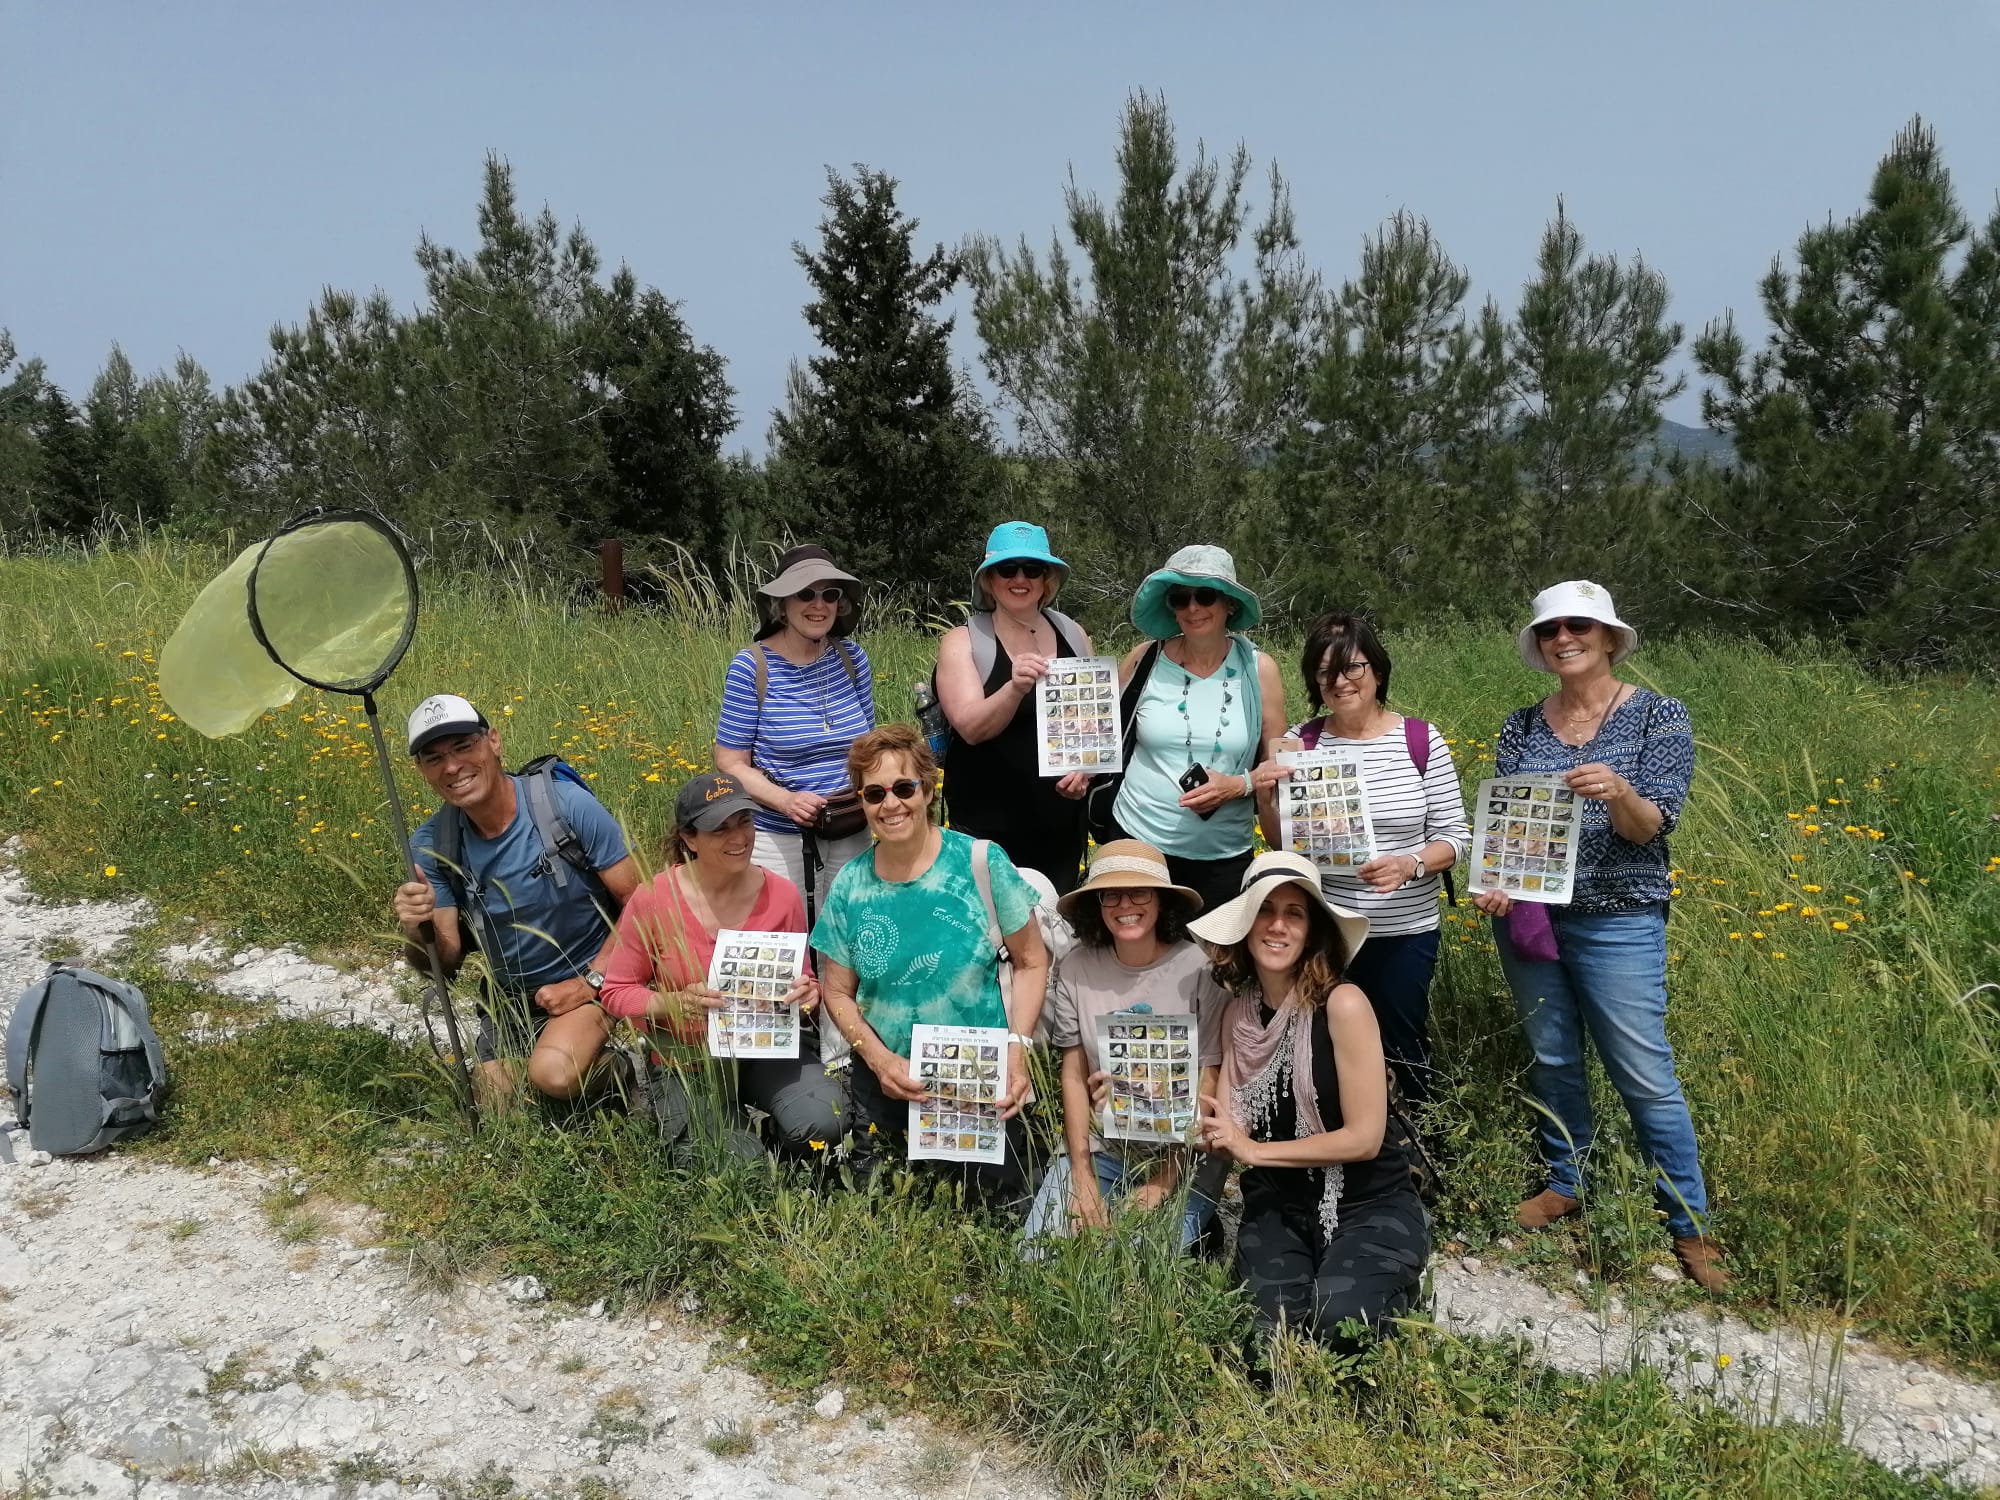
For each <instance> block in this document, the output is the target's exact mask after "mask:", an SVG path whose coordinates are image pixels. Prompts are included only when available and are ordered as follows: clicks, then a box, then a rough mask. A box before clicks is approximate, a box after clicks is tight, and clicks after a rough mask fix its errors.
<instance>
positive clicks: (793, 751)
mask: <svg viewBox="0 0 2000 1500" xmlns="http://www.w3.org/2000/svg"><path fill="white" fill-rule="evenodd" d="M762 649H763V648H762V647H760V646H752V647H750V648H749V649H748V650H747V651H739V652H737V653H736V655H735V657H734V658H733V659H732V660H731V661H730V663H729V672H728V675H727V676H725V677H724V678H723V680H722V717H721V721H720V722H719V723H718V724H717V725H716V727H715V742H716V744H718V745H720V746H722V747H723V748H724V749H726V750H743V751H747V752H748V753H749V756H750V761H751V764H752V765H754V766H756V767H757V769H758V770H760V771H762V772H763V773H764V774H765V775H766V776H768V777H770V778H771V779H772V780H773V781H775V782H777V783H778V784H779V785H780V786H783V787H786V788H788V789H790V790H791V791H794V792H818V793H820V794H821V795H822V796H829V797H830V796H832V795H833V794H834V793H835V792H844V791H846V790H847V747H848V746H849V745H851V744H853V743H854V741H855V740H856V739H858V738H860V737H861V736H862V735H864V734H866V733H867V732H868V731H869V730H871V729H873V728H874V727H875V674H874V672H873V671H871V670H870V668H869V666H868V653H867V652H865V651H863V650H862V649H861V648H860V647H859V646H857V645H855V644H854V642H852V641H845V640H835V641H834V642H833V650H831V651H828V652H827V653H825V654H824V655H823V656H821V657H820V658H819V659H818V660H817V661H812V662H808V663H807V664H806V665H805V666H803V667H798V666H794V665H792V663H790V662H788V661H786V660H785V659H784V657H782V656H780V655H779V654H778V653H777V652H775V651H766V652H765V653H764V659H765V674H766V675H765V684H766V685H765V690H764V709H763V712H762V714H759V713H758V711H757V653H758V652H759V651H760V650H762ZM838 653H845V654H846V656H847V660H848V662H849V663H851V664H852V665H853V667H854V675H853V676H851V677H850V676H849V675H848V671H847V667H846V666H845V665H843V664H842V662H841V659H840V655H839V654H838ZM752 816H753V818H754V819H755V820H756V824H757V826H758V827H759V828H761V829H763V830H764V831H765V832H766V833H793V834H795V833H797V832H798V831H799V825H798V824H796V823H794V822H793V821H792V820H791V819H790V818H788V817H786V816H785V815H784V814H782V813H775V812H772V811H771V810H770V809H769V808H767V807H759V808H758V809H757V810H756V811H755V813H753V814H752Z"/></svg>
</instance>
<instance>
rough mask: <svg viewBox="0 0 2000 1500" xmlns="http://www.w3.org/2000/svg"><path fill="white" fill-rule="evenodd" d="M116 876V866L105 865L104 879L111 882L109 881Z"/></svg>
mask: <svg viewBox="0 0 2000 1500" xmlns="http://www.w3.org/2000/svg"><path fill="white" fill-rule="evenodd" d="M117 874H118V866H116V865H106V866H105V867H104V878H105V879H106V880H111V879H113V878H115V877H116V876H117Z"/></svg>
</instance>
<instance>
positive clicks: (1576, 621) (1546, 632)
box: [1534, 615, 1598, 641]
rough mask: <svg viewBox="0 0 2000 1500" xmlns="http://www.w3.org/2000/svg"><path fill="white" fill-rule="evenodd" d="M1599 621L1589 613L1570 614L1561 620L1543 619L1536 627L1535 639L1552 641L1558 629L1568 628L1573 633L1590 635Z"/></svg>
mask: <svg viewBox="0 0 2000 1500" xmlns="http://www.w3.org/2000/svg"><path fill="white" fill-rule="evenodd" d="M1597 625H1598V622H1597V621H1596V620H1593V619H1591V618H1590V617H1589V616H1588V615H1570V616H1568V617H1567V618H1566V619H1561V620H1543V621H1542V622H1541V623H1540V624H1538V625H1536V626H1535V627H1534V630H1535V639H1536V640H1538V641H1552V640H1554V639H1555V638H1556V632H1557V631H1558V630H1567V631H1568V632H1569V633H1570V634H1571V635H1589V634H1590V632H1591V631H1593V630H1595V629H1596V628H1597Z"/></svg>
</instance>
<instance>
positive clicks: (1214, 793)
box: [1112, 546, 1285, 909]
mask: <svg viewBox="0 0 2000 1500" xmlns="http://www.w3.org/2000/svg"><path fill="white" fill-rule="evenodd" d="M1263 617H1264V611H1263V609H1262V608H1261V607H1260V606H1259V604H1258V603H1257V596H1256V595H1255V594H1253V593H1251V592H1250V590H1249V589H1247V588H1245V587H1244V586H1243V585H1242V584H1240V583H1238V582H1237V581H1236V562H1235V559H1233V558H1232V557H1230V555H1229V554H1228V553H1227V552H1225V551H1224V550H1223V549H1222V548H1220V547H1209V546H1194V547H1183V548H1181V549H1180V550H1179V551H1178V552H1176V553H1174V555H1173V556H1172V557H1169V558H1168V559H1167V561H1166V566H1164V567H1162V568H1160V569H1159V570H1158V571H1156V572H1154V573H1151V574H1149V575H1148V576H1147V578H1146V580H1145V582H1143V583H1141V584H1140V585H1139V590H1138V592H1137V593H1136V594H1134V595H1133V596H1132V623H1133V624H1134V625H1136V626H1138V627H1139V629H1140V631H1141V632H1142V633H1143V634H1145V635H1147V636H1149V637H1150V638H1151V640H1150V642H1149V643H1147V644H1142V645H1139V646H1135V647H1133V648H1132V651H1131V653H1130V654H1129V655H1127V656H1126V658H1125V661H1124V663H1123V665H1122V666H1121V668H1120V676H1121V678H1123V679H1124V680H1125V681H1128V682H1129V681H1131V680H1132V679H1133V678H1134V677H1135V676H1138V677H1142V678H1143V679H1144V681H1143V686H1142V687H1141V688H1140V692H1139V699H1138V705H1137V708H1136V710H1135V712H1134V715H1133V718H1134V721H1135V723H1136V724H1137V726H1138V727H1137V733H1136V735H1135V738H1134V742H1133V747H1132V755H1131V759H1130V761H1129V762H1128V764H1127V765H1126V767H1125V780H1124V783H1123V784H1122V785H1121V786H1120V787H1119V789H1118V800H1117V801H1116V803H1114V804H1113V808H1112V816H1113V818H1114V819H1115V820H1116V822H1117V824H1118V828H1119V830H1120V836H1121V837H1128V838H1137V839H1144V840H1145V841H1146V842H1147V843H1149V844H1151V845H1152V846H1153V847H1154V848H1156V849H1158V850H1160V851H1161V852H1162V853H1163V854H1165V855H1166V856H1167V868H1168V869H1169V870H1170V871H1172V873H1173V878H1174V881H1175V883H1176V884H1179V885H1185V886H1192V887H1193V888H1194V889H1195V891H1197V892H1198V893H1199V894H1200V896H1201V899H1202V903H1203V905H1204V906H1205V907H1207V908H1210V909H1213V908H1215V907H1218V906H1220V905H1222V904H1223V903H1224V902H1227V901H1231V900H1234V899H1235V897H1236V894H1237V890H1238V887H1239V885H1240V883H1241V881H1242V878H1243V872H1244V870H1246V869H1248V868H1249V865H1250V853H1251V849H1250V845H1251V839H1252V837H1253V834H1254V832H1255V827H1256V822H1257V800H1256V797H1255V796H1254V794H1253V792H1252V789H1251V785H1250V769H1251V767H1253V766H1255V765H1257V764H1258V763H1259V762H1260V761H1262V760H1263V758H1264V755H1265V746H1266V745H1267V744H1268V743H1269V742H1270V741H1271V740H1274V739H1277V738H1278V737H1279V736H1281V735H1282V734H1284V732H1285V684H1284V679H1283V678H1282V677H1281V676H1280V675H1279V672H1278V664H1277V663H1276V662H1274V661H1272V660H1271V658H1270V657H1268V656H1266V655H1265V654H1264V653H1263V652H1261V651H1259V650H1258V649H1257V648H1256V647H1255V646H1254V645H1252V644H1251V641H1250V638H1249V637H1248V636H1247V635H1245V634H1244V633H1243V632H1244V631H1246V630H1249V629H1251V628H1252V627H1254V626H1255V625H1256V624H1257V623H1258V622H1259V621H1260V620H1262V619H1263ZM1265 836H1266V838H1268V839H1271V840H1272V841H1274V842H1275V840H1276V836H1277V829H1276V828H1275V827H1268V828H1266V829H1265Z"/></svg>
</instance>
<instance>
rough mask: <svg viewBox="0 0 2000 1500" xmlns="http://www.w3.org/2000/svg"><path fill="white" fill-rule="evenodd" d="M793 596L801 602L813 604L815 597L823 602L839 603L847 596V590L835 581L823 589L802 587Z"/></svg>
mask: <svg viewBox="0 0 2000 1500" xmlns="http://www.w3.org/2000/svg"><path fill="white" fill-rule="evenodd" d="M792 597H793V598H794V599H796V600H798V601H799V603H801V604H811V603H812V602H813V601H814V600H815V599H817V600H818V601H819V602H820V603H821V604H838V603H840V601H841V600H842V599H845V598H846V597H847V590H846V589H844V588H842V587H841V586H840V585H839V584H837V583H833V584H828V585H827V586H826V587H825V588H823V589H800V590H799V591H798V592H797V593H796V594H794V595H792Z"/></svg>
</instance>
